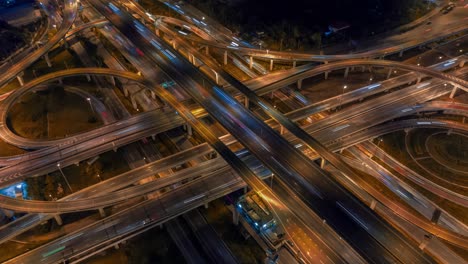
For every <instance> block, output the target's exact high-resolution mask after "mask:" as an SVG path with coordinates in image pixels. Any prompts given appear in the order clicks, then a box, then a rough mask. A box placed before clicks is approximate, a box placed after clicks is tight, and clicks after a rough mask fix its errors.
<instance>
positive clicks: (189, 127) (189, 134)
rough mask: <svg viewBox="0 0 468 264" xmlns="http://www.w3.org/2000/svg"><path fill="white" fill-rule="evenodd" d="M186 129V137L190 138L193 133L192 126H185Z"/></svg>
mask: <svg viewBox="0 0 468 264" xmlns="http://www.w3.org/2000/svg"><path fill="white" fill-rule="evenodd" d="M186 128H187V135H188V136H189V137H191V136H192V134H193V132H192V126H191V125H189V124H187V125H186Z"/></svg>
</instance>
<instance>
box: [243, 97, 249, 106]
mask: <svg viewBox="0 0 468 264" xmlns="http://www.w3.org/2000/svg"><path fill="white" fill-rule="evenodd" d="M244 106H245V108H247V109H249V98H248V97H247V96H246V97H244Z"/></svg>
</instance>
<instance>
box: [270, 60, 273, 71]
mask: <svg viewBox="0 0 468 264" xmlns="http://www.w3.org/2000/svg"><path fill="white" fill-rule="evenodd" d="M272 70H273V60H270V71H272Z"/></svg>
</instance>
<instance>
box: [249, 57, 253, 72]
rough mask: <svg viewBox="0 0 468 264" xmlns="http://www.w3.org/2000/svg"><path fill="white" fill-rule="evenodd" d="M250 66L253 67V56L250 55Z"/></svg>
mask: <svg viewBox="0 0 468 264" xmlns="http://www.w3.org/2000/svg"><path fill="white" fill-rule="evenodd" d="M249 68H250V69H252V68H253V57H252V56H250V59H249Z"/></svg>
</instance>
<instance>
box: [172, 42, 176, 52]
mask: <svg viewBox="0 0 468 264" xmlns="http://www.w3.org/2000/svg"><path fill="white" fill-rule="evenodd" d="M172 48H173V49H175V50H177V43H176V42H175V40H172Z"/></svg>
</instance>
